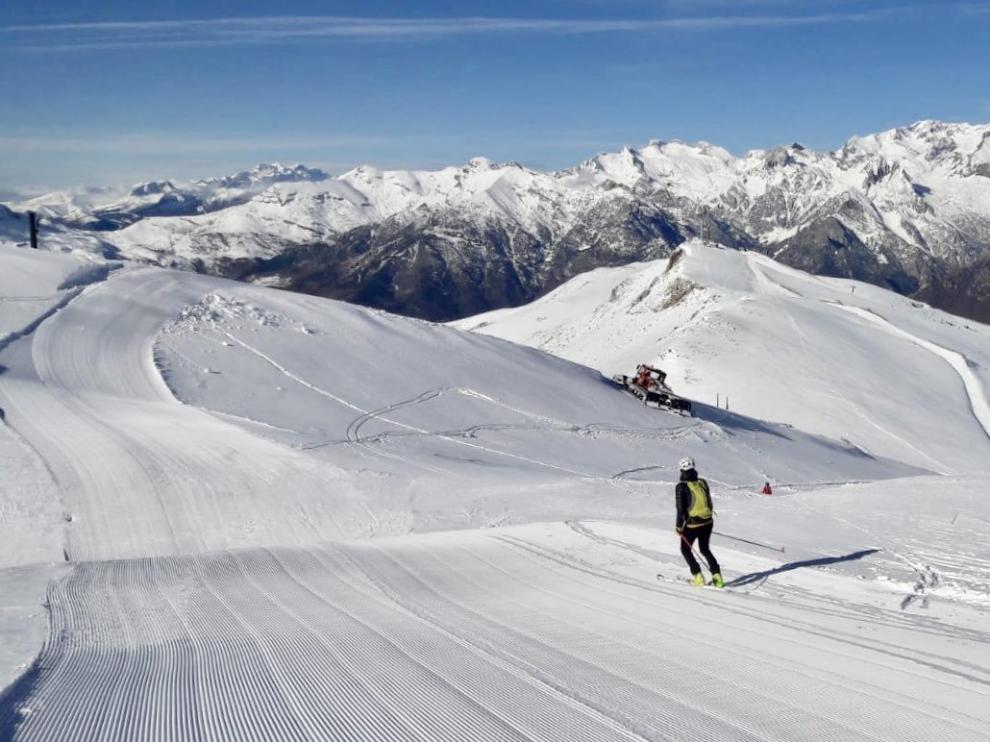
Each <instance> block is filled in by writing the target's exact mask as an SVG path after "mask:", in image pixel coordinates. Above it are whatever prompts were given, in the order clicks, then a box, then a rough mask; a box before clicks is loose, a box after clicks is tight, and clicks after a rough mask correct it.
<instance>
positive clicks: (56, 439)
mask: <svg viewBox="0 0 990 742" xmlns="http://www.w3.org/2000/svg"><path fill="white" fill-rule="evenodd" d="M97 275H98V274H97ZM103 277H104V278H105V280H104V281H103V283H99V284H95V285H92V286H89V287H88V288H86V289H85V290H84V293H85V300H83V299H81V298H79V299H76V300H74V301H70V300H66V301H63V302H60V303H59V307H58V309H57V310H56V311H51V312H48V313H46V315H45V316H44V317H43V318H42V319H41V320H39V321H37V322H35V323H33V325H34V326H33V328H32V334H30V335H24V334H23V333H22V336H21V337H20V338H18V339H16V340H14V341H13V342H11V343H10V345H9V346H8V348H7V354H6V358H7V361H6V363H7V364H8V365H11V366H16V370H17V371H18V373H17V374H4V375H3V376H0V392H2V395H3V397H4V399H5V400H6V406H7V422H8V424H9V425H11V427H13V428H15V429H16V430H17V432H18V434H20V435H21V436H22V437H23V438H24V439H25V440H26V441H27V442H28V443H29V444H30V445H31V447H32V448H33V449H34V450H36V451H37V452H38V454H39V455H40V456H41V457H42V458H43V459H44V460H45V461H46V462H47V464H48V466H49V468H50V470H51V472H52V475H53V477H54V478H55V480H56V482H57V483H58V485H59V488H60V490H61V492H62V496H63V501H64V503H65V507H66V510H67V511H68V513H69V514H71V516H72V519H73V522H72V524H71V526H70V527H69V528H67V529H66V530H67V557H68V558H71V559H73V560H80V559H100V558H105V557H108V556H120V555H124V556H130V555H134V556H138V555H149V554H151V555H154V554H170V553H185V552H198V551H204V550H210V549H222V548H228V547H230V546H236V545H238V543H239V542H241V543H243V541H244V540H247V538H248V536H249V535H250V533H252V532H253V531H254V529H255V525H254V524H253V523H252V522H251V521H250V518H251V517H253V516H254V513H256V512H258V511H259V508H257V507H253V506H249V507H247V508H245V507H243V505H242V503H243V502H244V501H250V500H252V499H256V498H268V497H270V496H271V488H272V483H273V482H275V481H280V480H281V481H282V482H283V483H287V482H295V483H296V486H291V485H288V486H286V487H285V490H284V491H283V492H282V493H281V494H280V497H283V498H285V499H286V504H287V505H288V507H286V511H287V512H286V517H285V518H284V522H283V523H281V524H280V525H279V528H281V529H282V530H283V531H284V532H285V534H286V537H287V538H289V539H291V540H293V541H294V540H296V539H301V540H302V542H303V543H307V542H309V543H311V542H318V541H325V540H327V539H328V538H338V537H340V536H342V535H344V534H345V531H344V530H343V529H342V528H341V526H340V524H339V523H338V521H337V519H338V518H339V517H340V516H342V515H345V516H346V515H347V514H348V513H349V512H351V510H350V509H349V507H348V506H346V505H338V506H336V507H330V508H326V507H323V508H322V509H321V510H320V512H319V514H318V515H315V516H314V514H313V509H312V507H311V506H309V504H307V503H305V502H303V501H302V500H301V499H298V498H299V497H300V496H299V495H298V494H297V493H298V492H300V491H305V490H309V491H311V492H313V491H320V490H325V489H326V483H327V479H328V477H329V476H330V472H327V473H324V474H322V475H321V473H320V472H319V471H318V470H316V469H314V467H313V465H312V463H311V462H309V461H308V460H305V459H304V456H303V455H302V454H300V453H298V452H293V451H291V450H290V449H288V448H285V447H283V446H280V445H277V444H275V443H272V442H269V441H266V440H264V439H262V438H259V437H257V436H254V435H251V434H250V433H248V432H246V431H244V430H243V428H241V427H240V426H238V425H235V424H232V423H227V422H224V421H222V420H219V419H217V418H216V417H214V416H212V415H210V414H208V413H206V412H203V411H202V410H198V409H196V408H193V407H189V406H186V405H182V404H180V403H178V402H177V401H176V400H175V399H174V398H173V397H172V395H171V392H170V391H169V390H168V388H167V387H166V385H165V383H164V381H163V380H162V379H161V377H160V375H159V374H158V371H157V369H156V368H155V366H154V362H153V360H152V342H153V338H154V337H155V334H156V332H157V331H158V330H159V328H160V327H161V325H162V324H163V323H164V322H165V321H167V319H169V318H170V317H171V316H172V314H173V313H174V312H177V311H178V310H179V309H181V308H182V307H184V306H186V305H188V304H190V303H194V302H195V301H197V300H198V299H199V298H200V297H201V294H202V293H203V292H204V291H205V289H204V288H203V286H206V285H208V284H203V285H202V286H201V285H199V284H198V283H197V281H196V279H192V280H190V278H189V277H186V276H182V277H175V276H171V275H170V274H168V273H163V272H161V271H157V270H153V269H152V270H132V271H126V272H123V273H117V274H112V275H110V276H109V277H106V276H103ZM71 291H72V292H73V293H71V297H72V298H75V297H79V296H81V295H80V294H79V293H78V291H79V290H78V289H72V290H71ZM121 301H130V302H132V304H133V306H134V310H133V311H132V312H130V313H129V314H128V315H127V316H126V317H118V316H117V312H118V311H119V307H120V306H121V304H120V302H121ZM39 382H40V383H39ZM51 420H58V421H59V425H58V426H57V428H55V429H52V428H51V427H50V426H49V425H48V421H51ZM204 439H208V440H209V441H210V445H208V446H207V445H196V444H195V441H197V440H204ZM220 471H222V472H225V473H226V474H225V477H226V481H225V482H224V483H223V485H222V486H220V485H219V483H218V481H217V478H216V472H220ZM166 493H167V496H166ZM136 502H140V503H141V504H140V505H138V504H136ZM245 511H247V512H245ZM314 517H315V520H314ZM358 520H359V521H360V525H359V526H355V528H354V529H353V532H354V533H355V535H356V533H358V532H361V531H362V530H363V529H364V524H365V523H366V521H367V516H366V514H364V513H361V514H360V515H359V516H358ZM348 532H350V531H348ZM290 534H291V535H290Z"/></svg>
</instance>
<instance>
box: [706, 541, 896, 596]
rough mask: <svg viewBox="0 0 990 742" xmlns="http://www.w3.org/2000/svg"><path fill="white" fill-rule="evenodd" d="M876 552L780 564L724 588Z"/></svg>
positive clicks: (729, 583)
mask: <svg viewBox="0 0 990 742" xmlns="http://www.w3.org/2000/svg"><path fill="white" fill-rule="evenodd" d="M878 551H880V549H863V550H862V551H854V552H853V553H851V554H845V555H843V556H835V557H819V558H818V559H805V560H803V561H800V562H788V563H787V564H781V565H780V566H779V567H774V568H773V569H768V570H765V571H763V572H752V573H750V574H748V575H740V576H739V577H736V578H735V579H734V580H730V581H729V582H726V583H725V586H726V587H741V586H742V585H750V584H752V583H754V582H760V581H762V580H765V579H767V578H768V577H772V576H773V575H779V574H780V573H781V572H790V571H791V570H795V569H801V568H803V567H824V566H826V565H828V564H838V563H839V562H853V561H856V560H857V559H862V558H863V557H868V556H870V555H872V554H876V553H877V552H878Z"/></svg>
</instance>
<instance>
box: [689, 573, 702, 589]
mask: <svg viewBox="0 0 990 742" xmlns="http://www.w3.org/2000/svg"><path fill="white" fill-rule="evenodd" d="M691 584H692V585H694V586H695V587H704V586H705V578H704V576H703V575H702V574H701V572H699V573H698V574H696V575H691Z"/></svg>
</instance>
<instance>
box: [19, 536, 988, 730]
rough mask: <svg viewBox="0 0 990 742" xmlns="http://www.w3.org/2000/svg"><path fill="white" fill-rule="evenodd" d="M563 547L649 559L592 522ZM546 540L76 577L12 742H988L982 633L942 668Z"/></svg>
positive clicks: (506, 539) (188, 564)
mask: <svg viewBox="0 0 990 742" xmlns="http://www.w3.org/2000/svg"><path fill="white" fill-rule="evenodd" d="M567 534H570V535H569V536H568V535H567ZM547 535H548V534H546V533H544V534H543V536H544V537H545V536H547ZM550 535H552V536H554V538H555V539H558V541H557V543H558V546H559V545H560V541H559V539H560V538H563V539H565V541H564V544H565V545H566V544H568V543H570V542H569V541H567V540H566V539H573V540H575V541H585V542H586V543H587V539H589V538H590V539H592V541H593V542H594V548H596V549H609V550H611V551H612V552H615V553H630V552H628V550H627V546H628V545H623V544H622V543H621V542H618V541H616V540H615V539H608V538H598V537H596V535H595V533H594V531H593V529H592V528H590V527H587V526H580V527H578V528H576V529H575V530H574V531H572V530H570V529H568V528H567V527H566V526H564V525H558V526H555V527H554V533H553V534H550ZM534 539H539V540H534ZM542 541H543V538H541V536H540V534H535V535H534V534H533V533H532V532H527V531H508V532H504V533H502V532H480V531H479V532H473V533H454V534H440V535H434V536H427V537H411V538H406V539H401V540H400V539H391V540H385V541H374V542H364V543H351V544H341V545H337V546H325V547H319V548H317V547H310V548H307V549H271V550H260V549H251V550H244V551H236V552H230V553H223V554H210V555H201V556H182V557H157V558H151V559H140V560H125V561H110V562H88V563H84V564H79V565H76V566H75V567H74V569H73V570H72V571H71V573H69V574H68V575H67V576H65V577H64V578H61V579H58V580H56V581H54V582H53V583H52V585H51V587H50V590H49V603H50V605H51V615H52V619H51V620H52V632H51V636H50V639H49V641H48V643H47V644H46V646H45V648H44V651H43V652H42V655H41V656H40V658H39V661H38V662H37V664H36V668H35V671H34V672H33V673H32V674H30V675H29V676H25V678H23V679H22V680H21V682H20V683H19V684H17V685H15V686H13V687H12V689H11V691H8V693H7V694H6V695H5V696H3V697H0V736H3V737H4V738H7V737H9V738H11V739H15V740H30V741H32V742H35V741H41V740H44V741H45V742H48V741H49V740H68V739H103V740H164V739H204V740H226V739H279V740H322V739H339V740H369V741H371V740H375V741H376V742H380V741H384V740H450V741H451V742H454V741H458V742H459V741H461V740H466V739H470V740H568V742H570V741H571V740H575V741H581V742H583V741H587V742H597V741H600V740H629V741H634V740H635V741H642V740H670V739H705V740H747V741H753V742H755V741H756V740H781V741H783V740H796V739H808V740H812V739H815V740H818V739H828V740H840V741H841V740H874V741H880V742H883V741H886V740H890V741H894V740H897V742H907V741H910V740H918V742H933V741H934V742H941V741H942V740H944V741H945V742H950V741H951V742H965V741H966V740H983V739H986V731H987V729H988V728H990V726H988V725H990V704H987V703H986V701H987V695H988V688H990V664H986V659H987V657H986V655H987V653H986V648H985V645H984V646H983V648H982V649H981V650H980V651H979V652H978V653H976V654H974V655H973V656H972V658H971V661H969V662H966V661H963V660H960V659H958V658H957V655H959V654H960V653H963V652H964V651H965V647H966V646H969V647H970V648H971V649H976V648H977V647H978V646H979V643H978V642H979V640H980V637H976V638H975V639H974V638H968V637H966V636H964V635H959V634H957V635H947V636H939V635H935V636H934V637H932V636H929V637H928V638H927V640H926V643H925V650H924V651H922V650H921V649H920V648H918V647H917V646H915V645H916V641H915V639H916V638H917V637H916V635H914V634H912V633H911V632H910V631H909V630H908V626H907V624H893V625H892V624H891V623H890V621H889V620H887V617H885V616H874V617H872V618H871V617H870V616H866V617H864V616H863V615H862V614H861V613H859V612H857V611H854V610H849V608H850V607H849V606H846V608H847V610H845V611H842V610H839V609H840V608H841V606H830V605H829V604H828V603H827V602H823V601H816V600H814V599H806V598H803V597H802V596H801V595H800V594H798V593H795V594H793V595H790V596H788V594H786V593H785V594H784V598H783V599H781V598H779V597H778V598H777V599H775V600H772V601H771V600H766V599H760V598H758V597H757V596H753V595H747V594H745V593H731V592H728V591H726V592H723V593H713V592H707V591H702V592H699V591H697V590H696V589H692V588H690V587H688V586H679V585H676V584H671V585H666V584H657V583H655V582H651V581H648V580H647V579H646V578H645V577H643V578H636V577H630V576H628V575H623V574H620V573H617V572H615V571H613V570H611V569H609V568H607V567H605V566H602V565H596V564H590V563H587V562H585V561H582V560H581V559H579V558H576V557H574V556H573V555H570V554H569V553H568V550H567V549H564V550H563V551H561V550H559V549H553V548H550V547H548V546H547V545H546V544H545V543H542ZM572 546H573V544H572ZM633 555H634V557H635V558H639V559H640V560H641V561H642V562H643V564H644V566H646V567H649V566H650V565H649V562H651V561H652V560H653V558H655V557H656V554H654V553H652V552H651V551H650V550H646V552H645V553H639V554H635V553H633ZM606 563H608V562H606ZM647 574H649V575H650V576H652V574H651V573H647ZM699 607H703V609H704V610H703V612H700V613H699ZM702 617H703V618H702ZM699 621H701V624H700V625H699ZM982 641H984V642H985V641H986V636H985V635H984V636H983V637H982ZM960 644H962V645H964V646H963V648H962V649H960V648H959V645H960ZM953 645H955V648H953ZM940 649H941V650H943V652H942V653H941V654H940V652H939V650H940ZM840 657H841V661H839V660H838V658H840ZM5 735H6V736H5Z"/></svg>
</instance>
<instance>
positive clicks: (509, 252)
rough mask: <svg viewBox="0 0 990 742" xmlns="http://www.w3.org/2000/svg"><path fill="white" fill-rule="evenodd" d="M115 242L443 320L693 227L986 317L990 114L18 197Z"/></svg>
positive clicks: (663, 245) (696, 233) (648, 250)
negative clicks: (820, 136) (541, 168)
mask: <svg viewBox="0 0 990 742" xmlns="http://www.w3.org/2000/svg"><path fill="white" fill-rule="evenodd" d="M15 208H17V209H19V210H24V209H27V208H33V209H35V210H40V211H41V212H42V213H43V214H45V215H47V216H49V217H51V218H53V219H56V220H60V221H62V222H64V223H66V224H68V225H69V226H74V227H83V228H86V229H99V230H114V231H112V232H111V233H109V234H106V235H103V237H104V239H106V240H107V241H108V242H110V243H112V244H113V245H114V246H116V247H117V248H119V250H120V252H121V254H123V255H125V256H128V257H132V258H136V259H139V260H145V261H150V262H153V263H156V264H159V265H166V266H173V267H180V268H194V269H196V270H199V271H206V272H211V273H218V274H221V275H225V276H230V277H235V278H241V279H248V280H253V281H260V282H264V283H266V284H270V285H277V286H282V287H286V288H292V289H298V290H302V291H306V292H310V293H315V294H320V295H324V296H329V297H334V298H342V299H347V300H351V301H355V302H358V303H362V304H367V305H371V306H376V307H381V308H386V309H390V310H394V311H398V312H402V313H406V314H412V315H416V316H421V317H426V318H430V319H452V318H456V317H463V316H466V315H469V314H472V313H477V312H480V311H484V310H486V309H492V308H498V307H502V306H512V305H517V304H521V303H525V302H527V301H530V300H532V299H533V298H535V297H536V296H539V295H541V294H542V293H545V292H546V291H548V290H550V289H552V288H554V287H555V286H557V285H559V284H560V283H561V282H563V281H565V280H567V279H569V278H571V277H573V276H575V275H577V274H579V273H582V272H584V271H586V270H590V269H593V268H598V267H603V266H615V265H623V264H626V263H629V262H633V261H637V260H648V259H655V258H659V257H663V256H665V255H666V254H668V253H669V252H670V250H671V249H672V248H673V247H676V246H677V245H678V244H680V243H682V242H684V241H685V240H687V239H690V238H692V237H701V238H705V239H709V240H713V241H715V242H718V243H720V244H723V245H727V246H731V247H739V248H747V249H755V250H759V251H761V252H764V253H766V254H768V255H772V256H774V257H775V258H776V259H778V260H780V261H782V262H785V263H787V264H788V265H792V266H794V267H798V268H801V269H804V270H807V271H810V272H813V273H818V274H822V275H830V276H841V277H851V278H856V279H859V280H864V281H868V282H871V283H875V284H877V285H881V286H888V287H891V288H894V289H895V290H897V291H899V292H900V293H903V294H907V295H917V296H918V297H920V298H923V299H925V300H928V301H931V302H933V303H935V304H937V305H944V306H946V307H947V308H949V309H950V310H952V311H954V312H958V313H962V314H965V315H968V316H972V317H976V318H983V319H986V318H988V317H990V255H988V250H990V247H988V246H990V125H983V126H973V125H967V124H947V123H941V122H935V121H924V122H920V123H918V124H915V125H913V126H910V127H906V128H901V129H895V130H891V131H887V132H883V133H881V134H875V135H872V136H867V137H857V138H854V139H851V140H849V141H848V142H847V143H846V144H845V145H844V146H843V147H842V148H840V149H838V150H836V151H834V152H815V151H812V150H809V149H807V148H805V147H802V146H800V145H798V144H793V145H790V146H786V147H779V148H776V149H773V150H769V151H763V150H758V151H752V152H749V153H747V154H746V155H744V156H742V157H735V156H733V155H731V154H730V153H728V152H727V151H725V150H724V149H721V148H719V147H716V146H713V145H710V144H706V143H698V144H687V143H684V142H678V141H672V142H662V141H653V142H650V143H649V144H647V145H646V146H644V147H642V148H639V149H632V148H625V149H623V150H622V151H620V152H617V153H611V154H600V155H598V156H596V157H593V158H592V159H590V160H588V161H586V162H584V163H582V164H580V165H578V166H577V167H574V168H570V169H568V170H564V171H560V172H551V173H545V172H537V171H534V170H531V169H528V168H525V167H522V166H521V165H519V164H518V163H513V162H509V163H493V162H490V161H488V160H486V159H484V158H476V159H474V160H471V161H470V162H469V163H467V164H466V165H464V166H461V167H448V168H444V169H442V170H438V171H380V170H377V169H375V168H371V167H359V168H356V169H354V170H352V171H349V172H347V173H344V174H343V175H340V176H338V177H335V178H329V177H327V176H326V175H325V174H324V173H322V172H320V171H317V170H310V169H307V168H305V167H303V166H301V165H299V166H295V167H292V168H287V167H282V166H279V165H273V166H261V167H259V168H256V169H255V170H253V171H248V172H244V173H239V174H238V175H235V176H231V177H228V178H219V179H211V180H205V181H198V182H196V183H191V184H186V185H181V184H180V185H176V184H173V183H172V182H169V181H164V182H155V183H146V184H143V185H140V186H137V187H134V188H132V189H131V190H130V191H129V192H127V193H123V194H121V193H108V192H105V191H99V192H88V193H84V194H65V193H61V194H50V195H47V196H42V197H39V198H36V199H33V200H31V201H28V202H22V203H19V204H16V207H15Z"/></svg>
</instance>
